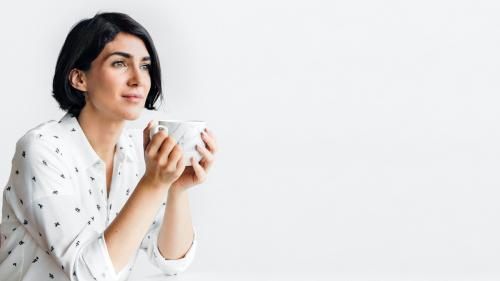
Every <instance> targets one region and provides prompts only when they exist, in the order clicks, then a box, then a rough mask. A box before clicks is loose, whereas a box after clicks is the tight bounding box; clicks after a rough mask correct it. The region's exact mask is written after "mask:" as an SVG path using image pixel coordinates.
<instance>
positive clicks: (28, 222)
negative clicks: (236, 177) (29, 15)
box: [0, 13, 217, 281]
mask: <svg viewBox="0 0 500 281" xmlns="http://www.w3.org/2000/svg"><path fill="white" fill-rule="evenodd" d="M160 77H161V74H160V64H159V60H158V55H157V53H156V50H155V47H154V45H153V42H152V40H151V38H150V36H149V34H148V32H147V31H146V30H145V29H144V28H143V27H142V26H141V25H140V24H139V23H137V22H136V21H134V20H133V19H132V18H130V17H129V16H127V15H125V14H121V13H98V14H96V15H95V16H94V17H93V18H92V19H86V20H83V21H80V22H79V23H78V24H77V25H75V26H74V27H73V29H72V30H71V31H70V33H69V34H68V36H67V38H66V40H65V42H64V45H63V47H62V50H61V53H60V55H59V58H58V61H57V65H56V70H55V75H54V81H53V96H54V98H55V99H56V100H57V102H58V103H59V105H60V107H61V109H63V110H65V111H67V113H66V114H65V115H64V117H63V118H62V119H61V120H60V121H59V122H56V121H53V120H51V121H48V122H45V123H42V124H40V125H39V126H37V127H35V128H33V129H31V130H29V131H28V132H27V133H26V134H25V135H24V136H23V137H21V139H20V140H19V141H18V142H17V144H16V152H15V155H14V157H13V160H12V165H13V166H12V172H11V174H10V178H9V181H8V184H7V186H6V187H5V189H4V193H3V198H4V201H3V210H2V224H1V227H0V237H1V240H2V243H1V246H0V277H1V278H0V279H1V280H3V281H8V280H46V279H47V280H126V279H127V278H128V277H129V274H130V271H131V267H132V266H133V264H134V261H135V258H136V254H137V253H138V249H144V250H145V251H146V253H147V255H148V257H149V259H150V261H151V262H152V263H153V264H154V265H155V266H156V267H158V268H159V269H160V270H161V271H162V272H164V273H165V274H167V275H175V274H177V273H179V272H181V271H183V270H185V269H186V267H187V266H188V265H189V264H190V263H191V261H192V260H193V256H194V253H195V250H196V245H197V242H196V232H195V229H194V227H193V226H192V222H191V215H190V210H189V203H188V194H187V190H188V189H189V188H190V187H192V186H194V185H197V184H200V183H202V182H204V180H205V177H206V175H207V172H208V170H209V168H210V166H211V165H212V164H213V162H214V154H215V153H216V149H217V148H216V144H215V138H214V135H213V133H212V132H211V131H209V130H206V132H204V133H202V139H203V140H204V142H205V144H206V147H198V148H197V149H198V151H199V152H200V154H201V155H202V156H203V158H202V160H201V161H200V162H199V163H197V162H196V161H195V160H194V159H190V161H191V164H192V166H187V167H185V166H184V164H183V155H182V150H181V148H180V147H179V146H178V145H177V144H176V142H175V140H173V139H172V138H171V137H169V136H168V135H167V134H165V133H164V132H160V133H157V134H155V135H154V136H153V138H152V139H151V141H150V140H149V131H150V129H151V127H152V125H151V122H149V124H148V126H147V127H146V128H145V129H144V131H143V134H144V136H143V137H144V138H143V147H140V148H139V153H136V151H135V147H136V146H135V145H134V143H133V141H132V138H131V135H129V134H128V133H127V132H126V131H125V130H124V124H125V122H126V120H135V119H137V118H139V116H140V113H141V112H142V109H143V108H146V109H150V110H151V109H156V108H155V107H154V103H155V102H156V101H157V100H158V98H160V100H162V96H161V95H162V91H161V90H162V87H161V81H160V80H161V79H160ZM142 156H144V161H145V167H146V169H145V172H144V174H143V175H140V174H139V170H138V167H139V166H138V161H139V159H140V158H139V157H142Z"/></svg>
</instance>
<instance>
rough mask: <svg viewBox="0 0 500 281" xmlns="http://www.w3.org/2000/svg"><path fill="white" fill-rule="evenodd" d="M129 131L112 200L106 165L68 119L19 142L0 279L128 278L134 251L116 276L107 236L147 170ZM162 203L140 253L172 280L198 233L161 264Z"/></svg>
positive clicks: (7, 196) (6, 205) (120, 147)
mask: <svg viewBox="0 0 500 281" xmlns="http://www.w3.org/2000/svg"><path fill="white" fill-rule="evenodd" d="M131 132H132V130H129V129H124V130H123V131H122V134H121V135H120V138H119V140H118V143H117V146H116V148H117V149H116V153H115V155H114V159H113V161H114V162H113V163H114V164H113V176H112V180H111V188H110V194H107V190H106V168H105V164H104V161H102V160H101V159H100V158H99V156H98V155H97V154H96V152H95V151H94V150H93V148H92V146H91V145H90V143H89V142H88V140H87V138H86V136H85V134H84V133H83V131H82V129H81V127H80V125H79V123H78V120H77V119H76V118H75V117H72V116H71V115H70V114H69V113H67V114H65V115H64V116H63V117H62V118H61V120H60V121H58V122H56V121H55V120H50V121H47V122H45V123H42V124H40V125H38V126H37V127H35V128H33V129H31V130H29V131H28V132H27V133H26V134H25V135H24V136H22V137H21V138H20V139H19V140H18V141H17V143H16V151H15V154H14V157H13V159H12V171H11V173H10V177H9V181H8V183H7V186H5V188H4V191H3V208H2V221H1V222H2V223H1V225H0V241H1V244H0V277H1V278H0V279H1V280H2V281H10V280H12V281H13V280H16V281H18V280H72V281H73V280H106V281H107V280H110V281H111V280H120V281H121V280H127V279H128V277H129V275H130V272H131V270H132V266H133V265H134V263H135V260H136V257H137V253H138V251H137V252H136V254H135V255H134V257H133V258H132V259H131V260H130V262H129V264H128V265H127V266H125V267H124V268H123V270H122V271H120V272H116V271H115V269H114V267H113V264H112V262H111V259H110V257H109V254H108V251H107V247H106V243H105V240H104V231H105V230H106V228H107V227H108V226H109V225H110V224H111V222H112V221H113V219H114V218H115V217H116V216H117V215H118V213H119V212H120V210H121V209H122V207H123V206H124V205H125V203H126V202H127V200H128V198H129V196H130V195H131V194H132V193H133V191H134V189H135V187H136V185H137V183H138V182H139V180H140V178H141V176H142V174H143V172H144V171H143V170H141V169H140V167H143V166H144V156H143V155H144V154H143V152H142V136H141V137H140V141H137V139H138V138H137V137H133V134H132V133H131ZM139 156H140V157H139ZM139 160H142V162H139ZM141 165H142V166H141ZM166 199H167V195H165V198H164V200H163V204H162V205H161V206H160V208H159V211H158V213H157V214H156V217H155V220H154V221H153V223H152V224H151V226H150V228H149V230H148V232H147V234H146V236H145V237H144V238H143V240H142V242H141V244H140V247H139V249H142V250H144V251H145V253H146V254H147V256H148V258H149V260H150V262H151V263H152V264H154V265H155V266H156V267H157V268H158V269H160V270H161V271H162V272H163V273H164V274H166V275H176V274H178V273H179V272H182V271H184V270H185V269H186V268H187V267H188V266H189V265H190V264H191V262H192V260H193V257H194V254H195V251H196V245H197V239H196V237H197V233H196V229H195V228H194V226H193V230H194V233H195V235H194V240H193V244H192V245H191V247H190V249H189V251H188V252H187V253H186V255H185V256H184V257H183V258H181V259H178V260H167V259H165V258H163V256H162V255H161V254H160V252H159V250H158V245H157V239H158V233H159V230H160V226H161V223H162V220H163V213H164V211H165V207H166V203H167V200H166Z"/></svg>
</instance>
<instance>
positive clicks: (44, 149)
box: [14, 120, 60, 157]
mask: <svg viewBox="0 0 500 281" xmlns="http://www.w3.org/2000/svg"><path fill="white" fill-rule="evenodd" d="M59 132H60V126H58V122H57V121H55V120H49V121H46V122H43V123H41V124H39V125H37V126H35V127H33V128H31V129H29V130H28V131H27V132H26V133H25V134H24V135H22V136H21V137H20V138H19V140H18V141H17V142H16V152H15V153H16V155H15V156H14V157H16V156H21V157H26V154H27V153H30V155H32V156H56V155H57V154H59V151H58V149H57V147H58V146H59V144H60V140H59V136H58V134H59Z"/></svg>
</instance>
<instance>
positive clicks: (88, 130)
mask: <svg viewBox="0 0 500 281" xmlns="http://www.w3.org/2000/svg"><path fill="white" fill-rule="evenodd" d="M77 119H78V123H80V127H81V128H82V130H83V132H84V134H85V136H86V137H87V139H88V141H89V143H90V145H91V146H92V148H93V149H94V151H95V152H96V153H97V155H98V156H99V158H101V160H103V161H104V162H105V163H110V162H112V161H113V156H114V153H115V149H116V143H117V142H118V138H119V137H120V134H121V132H122V129H123V126H124V125H125V121H124V120H116V119H111V118H109V117H107V116H103V115H102V114H99V113H98V112H97V111H94V110H92V108H91V107H89V106H84V108H83V109H82V111H81V112H80V115H79V116H78V118H77Z"/></svg>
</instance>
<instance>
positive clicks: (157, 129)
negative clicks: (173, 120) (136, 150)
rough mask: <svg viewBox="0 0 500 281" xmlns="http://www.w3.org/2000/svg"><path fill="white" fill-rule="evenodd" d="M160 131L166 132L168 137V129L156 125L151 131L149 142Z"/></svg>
mask: <svg viewBox="0 0 500 281" xmlns="http://www.w3.org/2000/svg"><path fill="white" fill-rule="evenodd" d="M159 131H165V132H166V133H167V135H168V128H167V127H165V126H163V125H160V124H158V125H156V126H154V127H153V128H152V129H151V131H149V140H151V139H152V138H153V136H154V135H155V134H156V133H158V132H159Z"/></svg>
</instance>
